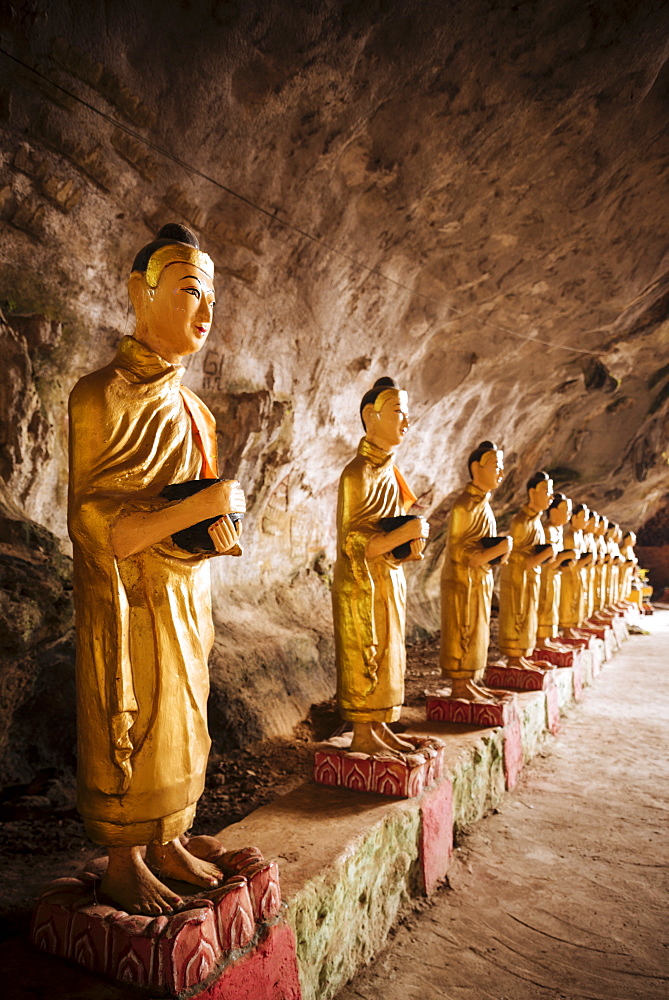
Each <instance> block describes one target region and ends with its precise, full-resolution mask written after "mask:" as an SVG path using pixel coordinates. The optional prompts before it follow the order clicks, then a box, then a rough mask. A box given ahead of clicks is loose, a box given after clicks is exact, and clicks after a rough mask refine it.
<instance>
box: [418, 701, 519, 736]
mask: <svg viewBox="0 0 669 1000" xmlns="http://www.w3.org/2000/svg"><path fill="white" fill-rule="evenodd" d="M517 716H518V706H517V704H516V699H515V695H514V697H513V699H512V700H510V701H503V702H496V701H489V702H485V704H482V703H477V702H472V701H460V700H459V699H457V698H442V697H440V696H439V695H429V696H428V699H427V702H426V705H425V717H426V718H427V719H429V720H430V721H431V722H462V723H465V724H467V725H469V726H486V727H488V728H490V727H492V726H507V725H508V724H509V723H510V722H511V721H512V720H513V719H515V718H517Z"/></svg>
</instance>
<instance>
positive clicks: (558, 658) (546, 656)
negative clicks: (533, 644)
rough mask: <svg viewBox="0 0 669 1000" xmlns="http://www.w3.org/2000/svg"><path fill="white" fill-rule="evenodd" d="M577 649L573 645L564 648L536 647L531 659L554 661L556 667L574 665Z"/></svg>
mask: <svg viewBox="0 0 669 1000" xmlns="http://www.w3.org/2000/svg"><path fill="white" fill-rule="evenodd" d="M575 657H576V651H575V650H574V648H573V647H569V648H562V649H535V650H534V652H533V653H532V655H531V657H530V659H531V660H534V661H540V660H544V661H545V662H547V663H552V664H553V666H554V667H573V666H574V659H575Z"/></svg>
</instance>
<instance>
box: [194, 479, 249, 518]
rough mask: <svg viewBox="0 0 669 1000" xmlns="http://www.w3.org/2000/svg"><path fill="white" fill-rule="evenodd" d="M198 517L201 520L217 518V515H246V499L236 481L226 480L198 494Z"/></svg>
mask: <svg viewBox="0 0 669 1000" xmlns="http://www.w3.org/2000/svg"><path fill="white" fill-rule="evenodd" d="M197 501H199V508H200V509H199V510H198V515H199V517H200V519H201V520H203V521H204V520H205V519H206V518H208V517H216V515H217V514H245V513H246V497H245V496H244V490H243V489H242V488H241V486H240V485H239V483H238V482H237V480H236V479H225V480H223V482H221V483H214V485H213V486H208V487H207V489H206V490H201V491H200V492H199V493H198V494H197Z"/></svg>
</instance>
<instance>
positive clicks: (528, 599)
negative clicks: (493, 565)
mask: <svg viewBox="0 0 669 1000" xmlns="http://www.w3.org/2000/svg"><path fill="white" fill-rule="evenodd" d="M540 475H541V476H545V478H539V479H537V477H538V476H540ZM535 480H537V481H536V484H535V485H530V484H534V483H535ZM527 492H528V502H527V504H525V506H524V507H522V508H521V510H520V511H519V512H518V513H517V514H515V515H514V517H513V518H512V519H511V525H510V532H511V537H512V538H513V549H512V551H511V555H510V556H509V561H508V562H507V563H506V565H505V566H502V571H501V574H500V588H499V639H498V642H499V648H500V650H501V651H502V653H503V654H504V655H505V656H506V657H508V661H509V665H510V666H515V667H521V668H523V669H526V670H528V669H536V668H534V667H533V665H532V664H531V663H530V662H529V661H528V660H526V659H525V657H527V656H530V655H531V654H532V653H533V652H534V648H535V645H536V639H537V628H538V604H539V585H540V576H541V568H540V567H541V564H542V563H543V562H546V561H547V560H548V559H552V558H554V557H555V556H556V554H557V550H556V549H555V548H553V547H551V546H549V547H548V548H546V549H545V550H544V551H543V552H538V551H537V546H540V545H545V544H546V538H545V535H544V529H543V525H542V523H541V514H542V513H543V511H545V510H547V509H548V507H549V505H550V502H551V499H552V496H553V482H552V480H551V479H550V478H549V476H548V475H547V474H546V473H543V474H540V473H537V474H536V475H535V476H533V477H532V478H531V479H530V480H529V483H528V488H527Z"/></svg>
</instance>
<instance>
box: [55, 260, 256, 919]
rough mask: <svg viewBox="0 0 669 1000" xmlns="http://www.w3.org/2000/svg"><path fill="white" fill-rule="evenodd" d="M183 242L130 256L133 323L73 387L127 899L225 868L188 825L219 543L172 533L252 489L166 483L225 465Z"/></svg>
mask: <svg viewBox="0 0 669 1000" xmlns="http://www.w3.org/2000/svg"><path fill="white" fill-rule="evenodd" d="M180 246H181V245H180ZM180 246H178V247H176V251H177V252H176V254H175V248H174V247H172V246H170V247H166V248H165V249H166V250H169V251H170V254H163V255H162V257H163V258H164V260H163V265H162V266H163V270H162V272H161V273H160V274H158V275H157V278H156V282H157V283H156V286H155V287H152V286H150V285H149V284H148V283H147V281H146V280H145V277H144V275H143V274H142V273H141V272H140V271H133V273H132V274H131V276H130V283H129V289H130V295H131V299H132V303H133V307H134V309H135V313H136V317H137V325H136V330H135V335H134V337H125V338H123V340H122V341H121V344H120V346H119V349H118V351H117V354H116V357H115V358H114V359H113V360H112V362H111V363H110V364H109V365H107V366H106V367H105V368H102V369H100V370H99V371H96V372H93V373H91V374H90V375H87V376H85V377H84V378H82V379H81V380H80V381H79V382H78V383H77V385H76V386H75V388H74V390H73V391H72V394H71V396H70V493H69V513H68V522H69V530H70V536H71V538H72V543H73V548H74V590H75V608H76V615H77V712H78V718H77V724H78V740H79V765H78V804H79V808H80V811H81V813H82V815H83V817H84V822H85V825H86V830H87V832H88V835H89V836H90V837H91V839H92V840H94V841H95V842H97V843H99V844H103V845H105V846H107V847H108V849H109V867H108V869H107V874H106V876H105V878H104V880H103V885H102V888H103V891H104V892H105V893H106V895H107V896H109V897H111V898H112V899H113V900H114V901H115V902H116V903H117V904H120V905H121V906H122V907H123V908H124V909H126V910H127V911H128V912H131V913H138V912H143V913H149V914H157V913H165V912H171V910H172V909H173V907H174V906H176V905H179V903H180V900H179V898H178V896H177V895H176V894H175V893H174V892H172V891H171V890H170V889H168V888H167V887H166V886H165V884H164V883H163V882H162V881H160V880H159V878H157V877H156V874H155V873H157V874H159V875H160V876H162V877H172V878H176V879H182V880H184V881H190V882H193V883H194V884H196V885H200V886H203V887H211V886H212V885H216V884H217V881H218V879H219V878H220V874H221V873H220V872H219V871H218V869H216V868H215V867H214V866H213V865H210V864H207V863H205V862H201V861H198V860H197V859H195V858H193V857H192V856H190V855H188V852H186V851H185V850H184V848H183V847H182V845H181V842H180V841H179V839H178V838H179V836H180V835H181V834H183V833H184V832H185V831H186V830H187V829H188V827H189V826H190V825H191V823H192V820H193V816H194V814H195V808H196V804H197V800H198V798H199V796H200V794H201V792H202V789H203V786H204V778H205V770H206V763H207V755H208V752H209V745H210V741H209V736H208V733H207V723H206V703H207V695H208V690H209V678H208V672H207V657H208V654H209V650H210V648H211V644H212V640H213V626H212V620H211V599H210V584H209V565H208V561H209V556H208V555H194V554H192V553H190V552H186V551H185V550H182V549H180V548H179V547H178V546H177V545H176V544H175V543H174V542H173V541H172V537H171V536H172V535H173V534H175V533H176V532H178V531H180V530H182V529H183V528H186V527H189V526H191V525H193V524H196V523H198V522H199V521H202V520H204V519H206V518H211V517H216V516H217V515H220V514H221V513H222V512H238V513H242V512H243V511H244V510H245V502H244V495H243V492H242V491H241V488H240V487H239V484H238V483H236V482H234V481H228V482H221V483H218V484H216V485H214V486H211V487H209V488H207V489H205V490H202V491H201V492H200V493H198V494H196V495H194V496H192V497H189V498H188V499H187V500H183V501H180V502H178V503H171V504H170V503H167V502H166V501H165V500H164V499H161V498H160V497H159V494H160V492H161V490H162V489H163V487H165V486H167V485H168V484H169V483H174V482H186V481H188V480H193V479H199V478H201V477H204V478H209V476H210V475H211V474H212V473H213V474H215V471H216V454H215V435H214V432H213V417H212V415H211V414H210V413H209V411H208V410H207V408H206V407H205V405H204V404H203V403H202V402H201V401H200V400H199V399H198V397H197V396H196V395H195V394H194V393H192V392H191V391H190V390H187V389H184V388H183V387H182V386H181V378H182V375H183V372H184V369H183V368H182V367H181V365H180V361H181V357H182V356H183V355H187V354H192V353H194V352H195V351H197V350H199V349H200V348H201V347H202V345H203V344H204V342H205V340H206V337H207V334H208V333H209V328H210V326H211V321H212V310H213V298H214V290H213V284H212V281H211V276H210V274H209V272H208V271H203V270H201V269H199V268H198V266H197V265H196V264H195V263H194V260H195V257H194V255H193V254H192V253H191V250H192V249H193V248H189V247H186V248H185V249H184V250H183V252H182V250H181V249H180ZM183 255H185V256H186V257H187V258H188V260H187V263H181V261H182V257H183ZM154 256H155V255H154ZM151 259H153V258H151ZM161 259H162V258H161ZM197 259H199V258H197ZM207 259H208V258H207ZM175 261H176V263H175V264H174V266H171V267H168V266H167V265H168V264H171V263H174V262H175ZM209 533H210V536H211V537H212V540H213V542H214V545H215V547H216V553H228V554H233V553H234V552H235V551H239V548H238V541H237V532H236V531H235V527H234V525H233V524H232V522H231V521H230V519H229V518H228V517H227V515H226V516H223V517H220V518H219V520H218V521H217V522H216V524H214V525H213V526H212V527H211V528H210V531H209ZM216 553H212V555H215V554H216ZM144 845H148V846H146V852H145V856H144V851H143V847H144Z"/></svg>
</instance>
